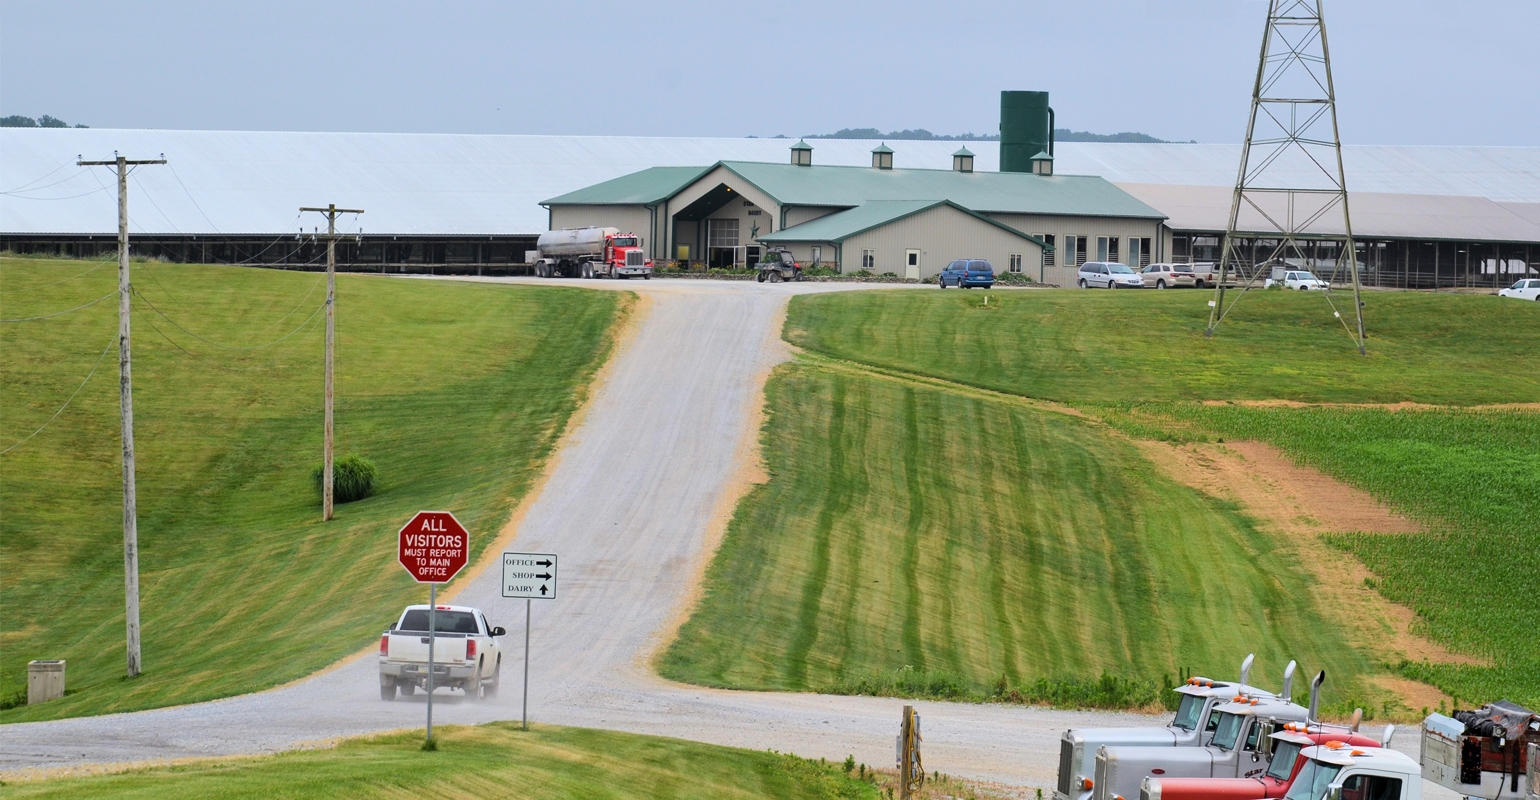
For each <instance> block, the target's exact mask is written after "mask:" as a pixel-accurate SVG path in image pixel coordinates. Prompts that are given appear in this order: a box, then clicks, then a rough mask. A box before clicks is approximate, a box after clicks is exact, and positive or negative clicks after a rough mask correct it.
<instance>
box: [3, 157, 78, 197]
mask: <svg viewBox="0 0 1540 800" xmlns="http://www.w3.org/2000/svg"><path fill="white" fill-rule="evenodd" d="M66 166H67V165H66ZM59 169H63V167H60V168H59ZM58 171H59V170H58V169H56V170H54V171H53V172H58ZM53 172H50V173H48V175H52V174H53ZM85 172H86V171H85V170H81V171H80V172H77V173H75V174H74V175H71V176H69V177H68V178H65V179H64V180H59V181H54V182H53V183H45V184H43V185H42V186H32V184H28V183H24V184H22V185H20V186H18V187H16V188H15V189H10V190H8V191H4V192H0V194H5V195H16V194H20V193H22V192H40V191H42V190H44V189H47V188H49V187H52V186H58V185H59V184H61V183H69V182H70V181H72V180H74V179H76V178H78V177H80V176H81V175H83V174H85ZM48 175H44V176H43V178H46V177H48ZM43 178H38V179H37V180H39V181H40V180H42V179H43ZM32 183H37V181H33V182H32ZM29 186H31V188H30V189H29V188H27V187H29ZM22 199H24V200H47V199H48V198H46V197H25V198H22Z"/></svg>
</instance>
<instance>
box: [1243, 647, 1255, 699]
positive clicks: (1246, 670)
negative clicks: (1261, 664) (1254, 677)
mask: <svg viewBox="0 0 1540 800" xmlns="http://www.w3.org/2000/svg"><path fill="white" fill-rule="evenodd" d="M1255 660H1257V654H1256V653H1251V654H1249V655H1247V656H1246V660H1245V661H1242V662H1241V691H1242V692H1244V691H1246V687H1247V686H1250V685H1251V684H1250V683H1249V682H1248V681H1249V679H1250V678H1251V662H1253V661H1255Z"/></svg>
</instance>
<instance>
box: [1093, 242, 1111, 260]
mask: <svg viewBox="0 0 1540 800" xmlns="http://www.w3.org/2000/svg"><path fill="white" fill-rule="evenodd" d="M1107 245H1108V242H1107V237H1105V236H1098V237H1096V260H1097V261H1107V260H1109V259H1110V258H1111V256H1109V255H1108V254H1107Z"/></svg>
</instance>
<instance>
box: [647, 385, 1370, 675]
mask: <svg viewBox="0 0 1540 800" xmlns="http://www.w3.org/2000/svg"><path fill="white" fill-rule="evenodd" d="M767 401H768V408H769V417H768V419H767V422H766V424H765V428H764V434H763V436H764V451H765V454H766V459H767V462H768V466H769V469H770V474H771V480H770V482H769V483H768V484H765V485H763V486H761V487H758V488H756V490H755V491H754V492H752V493H751V494H750V495H749V497H748V498H746V499H745V501H744V502H743V503H742V504H741V505H740V507H739V509H738V511H737V513H736V514H735V517H734V519H733V522H732V523H731V525H730V527H729V531H728V534H727V536H726V538H725V540H724V542H723V545H722V548H721V550H720V551H719V555H718V558H717V559H716V560H715V561H714V562H713V564H712V566H711V568H710V569H709V571H708V575H707V579H706V588H705V593H704V596H703V599H702V601H701V604H700V606H699V608H698V609H697V611H696V612H695V614H694V615H693V616H692V618H691V619H690V620H689V621H688V622H687V623H686V624H685V625H684V626H683V628H682V630H681V632H680V635H679V637H678V639H677V641H676V642H675V643H674V644H673V645H672V646H671V647H670V648H669V649H668V650H667V651H666V653H665V654H664V655H663V657H662V658H661V660H660V667H661V669H662V671H663V673H664V674H665V675H666V676H668V677H671V678H675V679H679V680H686V681H691V682H697V683H703V684H708V685H717V686H733V687H742V688H768V689H791V690H806V689H833V690H838V689H839V688H840V686H841V685H842V684H845V683H848V682H850V681H853V680H858V679H860V678H861V677H862V676H869V675H875V674H882V673H890V672H893V671H897V670H900V669H902V668H904V667H911V668H913V669H914V670H916V671H924V672H928V673H951V672H955V673H957V675H956V676H955V677H957V678H958V679H959V680H960V681H962V682H963V683H964V684H966V685H967V686H968V687H970V688H972V689H976V690H987V689H992V688H993V687H995V686H996V685H997V684H998V683H999V681H1000V679H1001V676H1002V675H1003V676H1005V679H1006V681H1007V683H1011V684H1025V683H1027V682H1030V681H1033V680H1036V679H1039V678H1047V679H1059V678H1081V679H1084V678H1092V679H1094V678H1095V677H1096V676H1098V675H1100V674H1102V673H1103V672H1106V673H1108V674H1112V675H1116V676H1121V677H1127V678H1133V679H1142V680H1162V679H1165V678H1166V677H1167V676H1174V675H1175V674H1176V673H1177V670H1178V668H1181V667H1186V668H1189V669H1194V670H1202V671H1211V672H1219V673H1222V674H1228V672H1230V671H1233V669H1234V664H1235V663H1237V662H1238V661H1239V659H1240V658H1242V657H1243V656H1244V655H1245V654H1246V653H1248V652H1256V653H1257V654H1258V659H1259V668H1260V669H1259V673H1258V676H1259V678H1261V679H1267V680H1273V681H1276V680H1277V677H1278V673H1279V672H1280V671H1281V669H1282V666H1283V664H1284V663H1286V662H1287V661H1288V660H1289V659H1291V658H1297V659H1299V660H1300V661H1301V663H1302V664H1303V665H1304V666H1305V667H1306V668H1308V669H1316V668H1326V669H1328V670H1330V671H1331V673H1332V675H1333V677H1334V684H1335V690H1336V692H1338V693H1341V694H1346V693H1349V692H1352V691H1354V690H1355V689H1356V688H1357V687H1358V680H1359V677H1360V676H1362V675H1363V674H1365V673H1366V672H1368V671H1371V670H1372V666H1371V665H1370V664H1369V663H1368V662H1367V661H1366V660H1365V659H1364V657H1363V656H1362V655H1361V654H1359V653H1357V652H1356V651H1355V650H1354V649H1353V648H1352V647H1351V646H1350V644H1349V643H1348V641H1347V639H1346V637H1345V635H1344V634H1343V632H1342V629H1341V627H1340V626H1339V625H1338V624H1337V623H1336V622H1334V621H1333V620H1331V619H1329V618H1325V617H1323V616H1322V615H1321V614H1320V613H1319V612H1318V611H1317V610H1316V607H1315V604H1314V601H1313V598H1312V593H1311V585H1310V579H1309V578H1308V577H1307V572H1306V571H1305V570H1304V569H1302V568H1300V566H1299V565H1298V564H1296V563H1294V562H1293V561H1292V558H1293V555H1294V554H1293V551H1292V549H1291V548H1290V547H1289V546H1288V543H1287V542H1286V541H1280V540H1276V539H1274V538H1272V537H1271V536H1269V535H1267V534H1264V533H1261V532H1259V531H1257V530H1256V529H1255V528H1253V527H1252V526H1251V525H1250V524H1249V523H1248V522H1247V521H1246V520H1245V519H1244V518H1243V517H1242V516H1241V515H1240V514H1238V513H1236V511H1235V510H1234V509H1233V508H1230V507H1228V506H1227V505H1225V504H1223V503H1220V502H1217V501H1214V500H1212V499H1209V498H1206V497H1202V496H1199V495H1197V494H1195V493H1193V492H1191V491H1190V490H1187V489H1184V488H1182V487H1180V486H1179V485H1177V484H1175V483H1174V482H1171V481H1169V480H1166V479H1165V478H1163V477H1161V476H1159V475H1158V474H1155V473H1154V472H1153V470H1152V469H1151V468H1150V467H1149V466H1148V464H1147V462H1145V461H1144V459H1143V458H1142V457H1141V456H1140V455H1139V454H1138V452H1137V450H1136V449H1135V448H1133V447H1132V446H1131V445H1129V444H1128V443H1126V442H1123V441H1121V440H1118V439H1115V438H1111V437H1109V436H1108V435H1106V433H1105V432H1104V431H1102V430H1099V429H1098V428H1096V427H1095V426H1093V425H1090V424H1087V423H1085V422H1082V421H1080V420H1076V419H1073V418H1070V417H1067V416H1064V415H1060V414H1053V413H1045V412H1041V411H1037V410H1034V409H1032V408H1029V407H1026V406H1025V405H1023V404H1020V403H1011V402H1002V401H998V400H991V399H988V398H985V397H980V396H973V395H970V394H965V393H959V392H951V391H947V390H945V389H938V388H932V387H928V386H923V385H915V384H912V383H908V382H904V381H901V380H894V379H890V378H884V377H879V376H873V375H863V374H860V373H858V372H855V371H852V370H839V369H830V368H825V367H822V366H819V365H816V364H814V363H811V362H809V361H805V360H804V361H799V362H797V363H794V364H791V365H787V366H783V367H782V368H780V369H779V370H778V371H777V372H776V374H775V375H774V376H773V378H772V380H771V381H770V384H769V386H768V388H767ZM857 419H859V420H861V421H862V424H861V428H860V430H861V435H860V436H852V435H851V430H852V421H853V420H857ZM824 539H827V540H828V541H827V542H826V543H825V542H823V541H822V540H824ZM826 560H832V563H828V564H825V563H824V562H825V561H826ZM820 571H822V572H824V573H825V574H828V575H843V576H847V577H846V579H845V580H843V581H841V582H840V584H841V585H842V586H843V587H847V588H845V589H844V590H843V591H838V592H835V591H829V590H828V588H827V587H825V588H824V589H823V590H821V591H817V592H809V591H804V590H806V589H807V588H808V587H809V582H808V580H807V576H809V575H813V574H815V573H818V572H820ZM788 576H796V578H795V579H792V578H789V577H788ZM849 576H859V578H855V579H852V578H851V577H849ZM815 596H816V597H817V598H818V602H817V603H816V614H814V613H812V610H813V609H814V608H815V606H814V604H813V602H812V601H813V599H814V597H815ZM917 662H918V663H917Z"/></svg>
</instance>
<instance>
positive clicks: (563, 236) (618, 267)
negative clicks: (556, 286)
mask: <svg viewBox="0 0 1540 800" xmlns="http://www.w3.org/2000/svg"><path fill="white" fill-rule="evenodd" d="M641 244H642V240H641V239H639V238H637V236H636V234H634V233H621V231H620V229H619V228H561V229H559V230H554V231H546V232H545V233H542V234H540V238H539V239H537V240H536V241H535V249H536V254H537V256H536V258H535V261H534V268H535V274H536V275H537V276H539V277H542V278H629V277H631V276H633V275H637V276H640V277H642V278H651V277H652V260H651V259H649V258H647V253H646V252H645V251H643V250H642V247H641Z"/></svg>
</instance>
